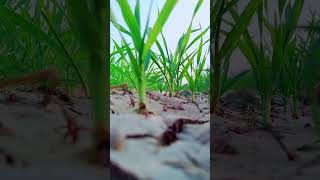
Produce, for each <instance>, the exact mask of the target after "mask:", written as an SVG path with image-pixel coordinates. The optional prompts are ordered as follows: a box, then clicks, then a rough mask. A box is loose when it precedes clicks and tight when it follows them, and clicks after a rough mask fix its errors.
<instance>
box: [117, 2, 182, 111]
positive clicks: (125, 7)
mask: <svg viewBox="0 0 320 180" xmlns="http://www.w3.org/2000/svg"><path fill="white" fill-rule="evenodd" d="M117 2H118V4H119V6H120V9H121V12H122V15H123V19H124V21H125V22H126V24H127V26H128V28H129V29H128V30H126V29H125V28H124V27H122V26H121V25H119V24H117V22H116V19H115V17H114V16H113V15H112V13H111V21H112V23H113V24H114V25H115V27H116V28H117V29H118V30H119V32H120V34H121V37H122V40H123V43H124V47H125V49H126V53H127V55H128V56H129V59H130V64H131V66H132V69H133V72H134V74H135V77H136V80H137V88H138V93H139V109H138V110H139V113H142V114H148V107H147V102H146V74H145V70H146V69H148V66H149V63H150V58H151V52H150V49H151V47H152V45H153V43H154V42H155V41H156V39H157V36H158V35H159V33H160V32H161V30H162V28H163V26H164V24H165V22H166V21H167V19H168V17H169V15H170V13H171V11H172V10H173V8H174V6H175V4H176V3H177V1H176V0H167V1H166V3H165V5H164V7H163V8H162V10H161V11H160V13H159V16H158V18H157V20H156V22H155V24H154V26H153V27H152V28H148V26H149V20H148V22H147V24H146V27H145V30H144V33H143V36H142V35H141V32H142V27H141V24H140V1H139V0H137V3H136V6H135V11H134V12H133V11H132V10H131V8H130V6H129V3H128V1H127V0H117ZM150 10H151V8H150ZM149 14H150V12H149ZM148 19H149V17H148ZM148 31H149V32H148ZM123 34H127V35H129V37H130V38H131V39H132V42H133V45H134V52H133V51H132V49H131V48H130V47H129V44H128V43H127V42H126V39H125V38H124V36H123Z"/></svg>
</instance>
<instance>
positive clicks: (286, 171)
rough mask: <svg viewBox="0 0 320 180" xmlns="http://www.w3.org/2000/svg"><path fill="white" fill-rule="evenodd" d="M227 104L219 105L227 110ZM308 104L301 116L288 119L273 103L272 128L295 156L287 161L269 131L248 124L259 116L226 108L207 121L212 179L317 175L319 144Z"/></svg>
mask: <svg viewBox="0 0 320 180" xmlns="http://www.w3.org/2000/svg"><path fill="white" fill-rule="evenodd" d="M228 108H229V109H230V107H227V106H225V107H223V109H225V111H226V112H227V109H228ZM309 109H310V107H305V113H304V116H302V113H300V118H299V119H297V120H294V119H292V117H291V113H283V107H282V106H279V105H275V104H274V105H273V112H272V114H273V115H272V116H273V120H274V123H273V124H274V129H275V130H276V131H277V132H278V133H279V134H280V135H281V136H282V139H281V141H282V142H283V143H284V144H285V145H286V147H287V148H288V149H289V151H290V153H291V154H292V155H294V156H295V157H296V160H295V161H289V160H288V157H287V155H286V153H285V152H284V151H283V150H282V149H281V148H280V145H279V143H278V142H277V141H276V140H275V138H273V136H272V135H271V133H270V132H267V131H264V130H262V129H260V128H258V127H259V126H257V127H248V119H251V120H252V119H254V118H257V119H258V120H259V116H258V115H257V113H254V112H251V113H249V112H245V111H244V110H238V111H236V110H235V109H233V110H232V111H228V112H227V113H225V115H224V117H218V116H214V117H213V118H212V119H213V121H212V122H211V129H212V136H213V137H212V140H213V146H212V147H213V152H214V154H213V157H212V164H211V170H212V172H213V173H212V174H211V177H212V178H213V179H215V180H227V179H228V180H255V179H259V180H284V179H290V180H300V179H304V180H314V179H318V178H319V176H320V171H319V168H320V144H316V143H315V140H316V136H315V132H314V128H313V124H312V120H311V113H310V112H309V111H308V110H309Z"/></svg>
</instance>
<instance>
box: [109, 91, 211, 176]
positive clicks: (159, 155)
mask: <svg viewBox="0 0 320 180" xmlns="http://www.w3.org/2000/svg"><path fill="white" fill-rule="evenodd" d="M132 97H133V98H132V99H133V100H134V101H135V102H136V101H137V94H136V93H133V96H132ZM149 99H150V100H149V103H148V104H149V108H150V110H151V111H152V112H153V113H154V114H153V115H149V116H148V117H146V116H144V115H138V114H137V113H136V112H135V109H136V108H137V103H136V104H135V106H134V107H132V106H130V102H132V101H131V100H130V98H129V94H125V95H123V91H113V92H112V95H111V101H112V103H111V109H112V114H111V122H110V128H111V140H110V141H111V148H110V149H111V153H110V159H111V163H112V164H114V165H116V166H117V167H118V168H121V169H122V170H123V171H126V173H127V175H128V174H130V177H132V178H133V179H155V180H157V179H159V180H160V179H161V180H163V179H175V180H180V179H181V180H188V179H199V180H201V179H203V180H204V179H206V180H207V179H210V123H209V122H208V120H209V113H208V112H209V109H208V102H207V101H206V98H204V99H201V98H198V99H197V101H196V102H197V104H198V105H199V108H200V109H201V111H202V112H200V110H199V109H198V108H197V107H196V105H195V104H193V103H186V102H187V100H186V99H182V98H172V97H167V96H164V95H162V94H160V93H156V92H152V93H151V94H150V95H149ZM178 119H180V120H181V119H183V120H190V121H192V122H193V121H198V122H204V123H203V124H176V126H175V127H176V128H177V129H179V127H178V126H180V125H182V126H183V128H182V129H181V132H179V133H177V140H176V141H173V142H172V143H171V144H170V145H165V144H163V142H164V141H163V140H170V138H169V137H167V138H164V137H165V135H164V134H166V132H168V129H170V127H172V124H175V123H176V122H177V120H178ZM181 122H182V121H181ZM146 134H147V135H148V137H144V138H129V137H130V136H131V137H132V136H134V135H135V136H137V135H146ZM150 136H152V137H150ZM170 137H172V136H170ZM171 140H172V138H171ZM161 142H162V143H161ZM117 147H119V148H117ZM111 171H112V172H113V173H114V171H113V170H111ZM122 173H123V172H122ZM120 175H121V173H120Z"/></svg>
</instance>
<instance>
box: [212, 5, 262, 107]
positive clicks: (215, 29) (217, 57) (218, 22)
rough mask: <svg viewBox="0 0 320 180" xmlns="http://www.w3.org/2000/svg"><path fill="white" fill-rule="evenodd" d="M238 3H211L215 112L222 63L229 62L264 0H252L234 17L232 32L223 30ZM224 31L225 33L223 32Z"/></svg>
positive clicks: (213, 101) (213, 102) (213, 103)
mask: <svg viewBox="0 0 320 180" xmlns="http://www.w3.org/2000/svg"><path fill="white" fill-rule="evenodd" d="M237 3H238V0H235V1H226V0H217V1H215V2H214V3H212V4H211V9H210V12H211V15H210V16H211V32H210V36H211V37H212V40H213V42H211V44H210V45H211V48H210V49H211V51H212V52H211V53H210V55H211V57H210V62H211V65H212V66H211V73H212V81H211V86H210V91H211V92H210V95H211V97H210V105H211V112H212V113H213V112H215V111H216V109H217V106H218V103H219V99H220V95H221V84H222V82H221V80H222V78H223V76H222V73H223V72H222V64H227V63H228V62H227V61H228V58H227V57H229V56H230V55H231V53H232V52H233V50H234V49H235V48H236V47H237V46H238V42H239V41H240V38H241V36H242V35H243V33H244V32H245V31H246V28H247V27H248V25H249V24H250V22H251V19H252V17H253V15H254V14H255V13H256V12H257V9H258V8H259V6H260V5H261V3H262V0H251V1H249V3H248V5H247V6H246V7H245V9H244V10H243V12H242V13H241V15H240V16H238V17H237V18H233V19H234V21H235V22H234V24H233V26H232V29H231V31H230V32H224V31H223V30H222V22H224V19H223V18H224V17H225V15H226V14H227V13H231V10H234V7H235V6H236V4H237ZM223 32H224V33H223ZM221 34H225V40H224V41H223V43H221V41H220V37H221Z"/></svg>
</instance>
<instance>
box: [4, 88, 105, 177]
mask: <svg viewBox="0 0 320 180" xmlns="http://www.w3.org/2000/svg"><path fill="white" fill-rule="evenodd" d="M42 99H43V95H42V93H39V92H21V91H10V92H1V94H0V114H1V118H0V141H1V146H0V179H10V180H15V179H34V180H38V179H39V180H40V179H41V180H42V179H48V180H49V179H50V180H51V179H52V180H56V179H61V180H70V179H79V180H81V179H83V180H87V179H92V180H105V179H106V168H105V167H98V166H92V165H87V164H86V163H84V160H83V159H82V158H79V157H80V154H81V152H82V151H83V150H84V149H86V148H87V147H89V146H90V142H91V135H90V133H89V131H88V129H86V128H90V126H92V123H91V118H90V101H89V99H87V98H81V97H78V98H71V101H69V100H68V101H66V100H67V99H66V98H63V97H62V96H60V98H58V96H54V100H53V101H52V102H51V103H49V104H48V105H46V106H43V105H41V104H40V102H41V101H42ZM71 103H73V104H71ZM58 104H60V105H61V106H60V105H58ZM60 107H64V109H65V111H66V113H67V115H66V114H64V113H63V112H62V109H61V108H60ZM66 119H73V120H74V121H76V122H77V123H78V124H79V125H81V126H83V130H81V131H80V134H79V141H78V142H77V143H76V144H72V142H70V137H68V139H64V138H63V134H62V133H63V131H65V129H57V130H55V128H57V127H59V126H65V125H66ZM82 157H83V156H82Z"/></svg>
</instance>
